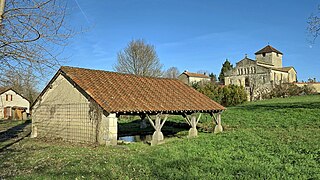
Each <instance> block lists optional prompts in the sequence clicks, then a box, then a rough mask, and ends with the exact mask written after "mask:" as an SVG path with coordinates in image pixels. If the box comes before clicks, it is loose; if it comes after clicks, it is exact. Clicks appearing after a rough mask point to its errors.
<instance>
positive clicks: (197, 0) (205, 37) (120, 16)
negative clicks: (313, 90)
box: [63, 0, 320, 81]
mask: <svg viewBox="0 0 320 180" xmlns="http://www.w3.org/2000/svg"><path fill="white" fill-rule="evenodd" d="M318 4H320V0H282V1H279V0H269V1H260V0H259V1H258V0H252V1H249V0H241V1H240V0H232V1H229V0H225V1H220V0H113V1H111V0H104V1H100V0H99V1H98V0H90V1H88V0H69V5H70V7H71V9H70V14H71V17H70V20H71V22H72V26H75V27H78V28H79V27H84V28H89V30H88V31H87V32H85V33H83V34H81V35H79V36H77V37H76V38H74V39H73V41H72V42H71V44H70V45H69V46H68V47H67V48H66V50H65V51H64V54H63V56H65V57H69V59H68V62H67V63H66V64H64V65H69V66H77V67H85V68H93V69H101V70H107V71H113V68H112V67H113V65H114V64H115V63H116V59H117V52H119V51H120V50H122V49H123V48H124V47H126V45H127V43H128V42H129V41H131V40H132V39H141V38H142V39H144V40H145V41H146V42H147V43H149V44H152V45H154V46H155V47H156V51H157V53H158V56H159V59H160V61H161V63H162V64H164V67H165V69H167V68H169V67H171V66H176V67H178V69H179V70H180V71H183V70H189V71H191V72H197V71H199V70H207V71H209V72H213V73H215V74H219V72H220V69H221V65H222V63H223V62H224V61H225V59H229V60H230V61H231V62H232V63H233V64H235V63H236V62H238V61H239V60H241V59H242V58H244V56H245V54H248V57H249V58H252V59H254V58H255V57H254V53H255V52H256V51H258V50H260V49H261V48H263V47H264V46H266V45H268V43H269V44H270V45H271V46H273V47H275V48H276V49H278V50H279V51H281V52H282V53H283V66H294V67H295V69H296V70H297V72H298V80H299V81H301V80H307V79H308V78H309V77H312V78H313V77H316V78H317V80H320V38H319V39H318V41H316V43H315V44H310V43H309V42H308V40H307V39H308V33H307V30H306V28H307V20H308V17H309V16H310V14H311V13H312V12H313V13H316V12H317V7H318Z"/></svg>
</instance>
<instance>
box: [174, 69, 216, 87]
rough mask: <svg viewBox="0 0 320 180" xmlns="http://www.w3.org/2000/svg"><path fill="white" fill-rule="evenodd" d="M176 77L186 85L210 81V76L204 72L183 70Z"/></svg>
mask: <svg viewBox="0 0 320 180" xmlns="http://www.w3.org/2000/svg"><path fill="white" fill-rule="evenodd" d="M178 79H179V80H180V81H182V82H183V83H185V84H188V85H192V84H193V83H196V82H201V81H210V77H209V76H208V75H206V74H200V73H192V72H188V71H184V72H183V73H182V74H180V75H179V76H178Z"/></svg>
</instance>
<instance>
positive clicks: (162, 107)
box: [59, 66, 225, 113]
mask: <svg viewBox="0 0 320 180" xmlns="http://www.w3.org/2000/svg"><path fill="white" fill-rule="evenodd" d="M59 71H60V72H61V74H63V75H64V76H66V77H68V78H70V79H71V80H72V81H73V82H74V83H76V84H77V85H78V86H79V87H80V88H81V89H82V90H83V91H84V92H85V93H87V94H88V95H89V96H91V98H92V99H94V100H95V101H96V102H97V103H98V104H99V105H100V106H101V107H102V108H103V109H104V110H105V111H107V112H109V113H124V112H128V113H130V112H131V113H138V112H146V113H151V112H153V113H154V112H169V113H170V112H171V113H177V112H187V111H189V112H190V111H193V112H199V111H200V112H201V111H205V112H213V111H221V110H224V109H225V108H224V107H223V106H221V105H220V104H218V103H216V102H215V101H213V100H211V99H210V98H208V97H207V96H205V95H203V94H201V93H200V92H198V91H196V90H195V89H193V88H192V87H189V86H187V85H185V84H184V83H182V82H180V81H179V80H176V79H166V78H150V77H142V76H136V75H130V74H121V73H115V72H107V71H101V70H90V69H83V68H75V67H66V66H63V67H61V68H60V70H59Z"/></svg>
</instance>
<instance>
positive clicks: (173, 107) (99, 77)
mask: <svg viewBox="0 0 320 180" xmlns="http://www.w3.org/2000/svg"><path fill="white" fill-rule="evenodd" d="M223 110H225V108H224V107H223V106H221V105H220V104H218V103H216V102H215V101H213V100H211V99H210V98H208V97H207V96H205V95H203V94H201V93H199V92H198V91H196V90H195V89H193V88H192V87H189V86H188V85H186V84H184V83H182V82H181V81H179V80H177V79H168V78H152V77H141V76H136V75H131V74H121V73H115V72H107V71H101V70H91V69H84V68H76V67H66V66H63V67H61V68H60V69H59V70H58V72H57V73H56V74H55V75H54V77H53V78H52V79H51V81H50V82H49V83H48V85H47V86H46V87H45V88H44V90H43V91H42V92H41V94H40V95H39V97H38V98H37V100H36V101H35V102H34V104H33V105H32V112H33V120H32V137H51V138H58V139H63V140H67V141H74V142H90V143H99V144H116V143H117V131H118V129H117V121H118V117H119V116H120V115H138V116H140V117H141V118H142V119H144V118H147V119H148V120H149V122H150V123H151V125H152V126H153V127H154V129H155V132H154V134H153V138H152V142H151V144H152V145H154V144H158V143H161V142H162V141H163V134H162V132H161V128H162V126H163V125H164V123H165V121H166V119H167V117H168V116H167V115H168V114H174V115H182V116H183V117H185V119H186V121H187V122H188V124H189V125H190V126H191V128H190V131H189V136H191V137H192V136H196V135H197V129H196V125H197V123H198V121H199V119H200V117H198V118H197V117H196V116H195V113H209V114H210V115H211V116H212V118H213V120H214V122H215V123H216V127H215V132H221V131H222V126H221V113H222V112H223ZM153 118H154V119H153Z"/></svg>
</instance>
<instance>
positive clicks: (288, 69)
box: [272, 66, 294, 72]
mask: <svg viewBox="0 0 320 180" xmlns="http://www.w3.org/2000/svg"><path fill="white" fill-rule="evenodd" d="M272 69H273V70H277V71H282V72H289V71H290V70H291V69H294V68H293V67H292V66H290V67H282V68H272Z"/></svg>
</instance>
